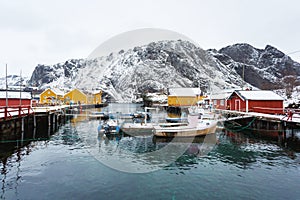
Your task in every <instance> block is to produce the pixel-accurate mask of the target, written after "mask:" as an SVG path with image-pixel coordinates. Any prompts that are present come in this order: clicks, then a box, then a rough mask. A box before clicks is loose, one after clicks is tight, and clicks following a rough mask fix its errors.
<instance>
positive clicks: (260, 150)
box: [0, 116, 300, 199]
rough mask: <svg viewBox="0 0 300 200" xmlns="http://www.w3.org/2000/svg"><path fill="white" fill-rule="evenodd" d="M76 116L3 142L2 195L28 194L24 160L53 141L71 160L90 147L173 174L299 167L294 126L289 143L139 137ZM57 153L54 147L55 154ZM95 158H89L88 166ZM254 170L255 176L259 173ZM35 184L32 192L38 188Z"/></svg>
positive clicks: (250, 137) (105, 156)
mask: <svg viewBox="0 0 300 200" xmlns="http://www.w3.org/2000/svg"><path fill="white" fill-rule="evenodd" d="M74 119H76V120H71V121H70V122H68V123H66V124H65V125H63V126H61V127H59V129H58V131H57V132H55V133H51V132H50V134H49V132H48V129H47V128H45V129H39V130H36V131H34V130H32V133H26V134H25V135H23V137H19V139H18V140H16V141H13V142H8V143H2V144H0V162H1V163H0V167H1V180H2V186H1V189H2V193H1V197H0V198H3V199H4V198H5V197H7V192H10V193H12V192H13V193H15V194H16V195H15V196H17V197H19V198H20V199H22V197H20V196H18V194H19V193H20V190H19V187H20V185H23V186H24V184H25V183H26V181H28V176H27V177H25V172H24V169H23V170H22V167H23V168H24V166H22V165H24V160H26V159H28V160H30V159H31V158H32V157H33V156H32V152H34V154H35V155H45V153H46V154H47V152H48V151H49V149H50V148H53V146H55V147H59V148H55V151H57V152H56V155H60V154H61V155H66V154H68V152H71V153H70V157H74V161H72V163H71V165H76V164H78V163H77V162H82V161H81V160H80V159H82V158H81V157H76V155H75V154H76V153H74V151H73V150H74V149H80V150H82V151H87V152H90V155H92V156H94V157H95V158H96V159H98V160H99V161H101V162H102V163H103V164H106V165H107V166H115V168H116V167H120V165H122V166H121V167H123V169H124V170H123V171H126V170H127V171H128V172H132V171H133V172H140V173H142V172H144V171H145V169H146V170H148V171H149V170H158V169H163V170H162V171H163V172H159V174H163V173H168V174H167V175H169V174H170V173H174V172H175V173H181V174H188V173H186V172H189V173H198V174H201V170H203V169H204V168H206V169H208V168H209V169H211V168H214V167H215V168H214V169H219V168H222V167H224V166H228V168H230V170H232V171H238V170H242V171H251V170H253V171H256V170H261V169H266V170H269V171H270V173H275V174H276V170H277V169H278V168H280V167H282V168H284V169H289V168H295V169H299V166H300V159H299V152H300V151H299V147H300V142H299V132H298V131H297V130H294V131H293V132H292V131H288V132H287V136H288V137H287V139H286V141H284V142H283V143H282V142H281V141H279V140H278V139H274V138H269V139H268V138H264V137H261V136H259V135H256V134H252V133H247V132H240V133H234V132H228V131H225V132H222V131H219V132H217V133H216V134H212V135H210V137H196V138H194V140H193V141H192V142H190V139H187V138H158V137H153V136H152V135H147V136H134V137H133V136H128V135H126V134H123V133H121V134H118V135H104V134H98V131H97V126H98V124H99V121H98V120H88V119H87V118H85V117H84V116H77V118H76V117H75V118H74ZM292 136H293V137H292ZM160 150H165V151H160ZM181 151H183V154H181V155H180V156H178V154H177V153H178V152H181ZM51 153H53V152H50V153H49V154H51ZM88 155H89V154H88ZM90 155H89V156H90ZM68 156H69V155H68ZM37 157H39V156H37ZM39 159H41V160H43V159H45V160H44V161H43V162H47V163H48V162H51V163H55V162H58V164H57V165H61V166H64V165H65V163H64V162H62V161H61V160H59V159H57V158H56V157H55V156H52V155H49V156H47V157H46V158H44V157H42V156H41V157H39ZM91 160H93V161H94V159H91ZM120 161H121V162H120ZM37 163H38V164H37V165H35V170H37V169H38V170H40V168H42V167H43V166H42V165H41V163H40V162H37ZM30 164H31V163H30ZM34 164H36V163H34V162H33V163H32V165H34ZM89 164H90V163H85V164H84V166H88V165H89ZM101 167H102V168H103V165H101V164H100V165H97V167H96V168H97V169H98V168H101ZM282 168H280V169H282ZM26 169H27V173H29V174H30V173H32V174H33V175H32V176H30V177H29V178H32V177H34V178H39V173H35V172H34V171H30V167H28V166H27V168H26ZM197 169H198V171H196V170H197ZM101 170H103V169H101ZM227 172H228V171H227ZM60 174H64V172H60ZM253 174H254V176H255V173H253ZM167 175H166V176H167ZM45 176H46V175H45ZM211 176H212V175H211ZM190 178H191V179H192V177H190ZM291 178H293V177H291ZM243 181H244V180H243ZM45 184H46V183H45ZM194 184H196V183H195V182H194ZM33 190H34V189H32V191H30V192H34V191H33Z"/></svg>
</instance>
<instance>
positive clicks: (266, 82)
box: [209, 44, 300, 89]
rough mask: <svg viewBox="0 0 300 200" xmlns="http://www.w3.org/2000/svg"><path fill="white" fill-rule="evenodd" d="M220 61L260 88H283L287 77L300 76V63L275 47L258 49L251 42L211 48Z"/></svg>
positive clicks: (268, 46) (211, 51)
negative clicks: (217, 48) (215, 48)
mask: <svg viewBox="0 0 300 200" xmlns="http://www.w3.org/2000/svg"><path fill="white" fill-rule="evenodd" d="M209 52H210V53H211V54H212V55H213V56H214V57H216V58H217V59H218V60H219V61H220V62H222V63H223V64H224V65H226V66H228V67H232V68H234V69H235V71H236V72H237V73H238V74H239V75H240V76H243V70H244V78H245V81H246V82H248V83H250V84H252V85H253V86H255V87H258V88H260V89H277V88H282V87H283V83H284V82H285V80H284V79H285V78H286V77H288V76H294V77H295V78H296V80H297V79H298V77H299V76H300V64H299V63H297V62H295V61H293V60H292V59H291V58H290V57H289V56H287V55H285V54H284V53H283V52H281V51H279V50H278V49H276V48H275V47H272V46H270V45H267V46H266V47H265V49H257V48H254V47H253V46H251V45H249V44H235V45H231V46H227V47H224V48H222V49H220V50H219V51H217V50H209Z"/></svg>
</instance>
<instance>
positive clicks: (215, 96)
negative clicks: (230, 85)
mask: <svg viewBox="0 0 300 200" xmlns="http://www.w3.org/2000/svg"><path fill="white" fill-rule="evenodd" d="M231 94H232V93H228V92H227V93H218V94H212V95H211V97H210V98H211V99H227V98H228V97H230V95H231Z"/></svg>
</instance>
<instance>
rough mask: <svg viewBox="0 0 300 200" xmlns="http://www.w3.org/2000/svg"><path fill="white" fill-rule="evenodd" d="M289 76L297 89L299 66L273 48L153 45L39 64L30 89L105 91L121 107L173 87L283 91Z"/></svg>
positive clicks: (187, 44)
mask: <svg viewBox="0 0 300 200" xmlns="http://www.w3.org/2000/svg"><path fill="white" fill-rule="evenodd" d="M243 71H244V73H243ZM243 74H244V80H245V81H246V82H244V81H243ZM290 76H292V77H295V79H296V80H295V81H294V83H293V84H297V79H298V77H300V64H299V63H297V62H294V61H293V60H292V59H291V58H290V57H288V56H287V55H285V54H284V53H282V52H281V51H279V50H278V49H276V48H275V47H272V46H270V45H267V46H266V48H265V49H257V48H254V47H252V46H251V45H249V44H235V45H231V46H227V47H224V48H222V49H220V50H214V49H210V50H203V49H201V48H199V47H196V46H195V45H194V44H192V43H190V42H188V41H182V40H178V41H159V42H152V43H150V44H148V45H144V46H139V47H135V48H133V49H129V50H127V51H124V50H120V51H119V52H114V53H111V54H110V55H107V56H102V57H98V58H95V59H71V60H68V61H66V62H63V63H58V64H55V65H41V64H40V65H38V66H37V67H36V68H35V70H34V72H33V74H32V76H31V78H30V80H29V81H28V84H29V85H30V86H37V87H39V88H41V89H43V88H47V87H52V88H53V87H58V88H61V89H66V90H68V89H72V88H79V89H82V90H87V91H91V92H92V91H95V90H99V89H101V90H103V91H104V92H105V93H106V94H107V96H110V97H111V98H112V99H114V100H116V101H121V102H122V101H132V100H133V98H134V96H135V94H137V93H144V92H155V91H162V90H164V91H166V90H167V88H170V87H198V86H200V87H201V89H202V90H204V91H205V90H208V88H209V87H210V88H211V89H212V90H213V91H217V90H219V89H223V88H236V87H248V86H251V85H252V86H254V87H257V88H260V89H275V88H283V87H285V85H284V84H283V83H284V81H286V79H285V78H286V77H290ZM15 80H18V78H17V76H16V79H15ZM287 80H288V79H287ZM1 81H2V82H3V81H4V83H1ZM0 84H1V85H4V86H5V79H3V78H2V79H0ZM16 84H17V83H13V85H16ZM286 84H287V83H286Z"/></svg>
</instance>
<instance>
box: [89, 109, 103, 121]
mask: <svg viewBox="0 0 300 200" xmlns="http://www.w3.org/2000/svg"><path fill="white" fill-rule="evenodd" d="M88 117H89V119H108V114H107V113H105V112H97V111H95V112H91V113H90V114H89V115H88Z"/></svg>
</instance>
